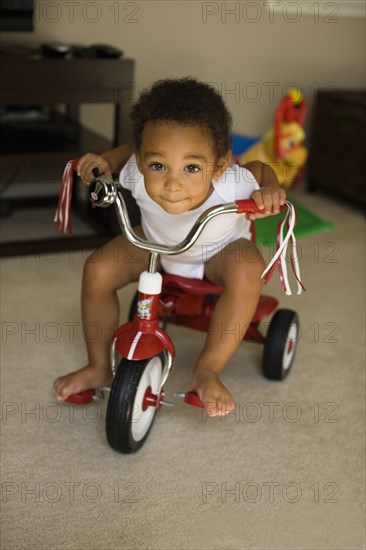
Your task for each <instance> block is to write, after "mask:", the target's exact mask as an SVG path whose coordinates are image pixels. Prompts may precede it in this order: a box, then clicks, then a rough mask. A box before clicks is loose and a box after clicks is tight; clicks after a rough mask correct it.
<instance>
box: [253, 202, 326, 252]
mask: <svg viewBox="0 0 366 550" xmlns="http://www.w3.org/2000/svg"><path fill="white" fill-rule="evenodd" d="M288 200H289V201H290V202H291V203H292V204H293V205H294V206H295V208H296V211H297V222H296V227H295V236H296V238H297V239H301V238H302V237H307V236H309V235H312V234H313V233H319V232H320V231H329V230H331V229H333V228H334V225H333V224H332V223H330V222H327V221H325V220H322V219H321V218H319V217H318V216H316V215H315V214H312V213H311V212H309V210H306V208H304V207H303V206H300V205H299V204H298V203H297V202H296V201H294V200H292V199H291V198H289V199H288ZM283 215H284V214H283V213H282V214H278V215H277V216H268V218H262V219H259V220H255V222H254V225H255V231H256V242H257V243H259V244H263V245H268V246H270V245H271V244H273V243H275V242H276V235H277V226H278V222H279V220H280V219H282V217H283Z"/></svg>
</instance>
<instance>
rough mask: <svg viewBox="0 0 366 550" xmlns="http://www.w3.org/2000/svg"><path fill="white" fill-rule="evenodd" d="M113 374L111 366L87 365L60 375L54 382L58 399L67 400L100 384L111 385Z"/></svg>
mask: <svg viewBox="0 0 366 550" xmlns="http://www.w3.org/2000/svg"><path fill="white" fill-rule="evenodd" d="M112 381H113V375H112V372H111V370H110V369H109V367H108V368H107V369H106V368H104V367H102V368H101V367H93V366H91V365H87V366H86V367H83V368H82V369H80V370H77V371H75V372H71V373H70V374H66V375H65V376H60V378H57V379H56V380H55V382H54V384H53V387H54V389H55V392H56V398H57V400H58V401H65V399H67V398H68V397H69V396H70V395H72V394H74V393H79V392H81V391H84V390H90V389H91V388H93V389H94V388H99V386H111V384H112Z"/></svg>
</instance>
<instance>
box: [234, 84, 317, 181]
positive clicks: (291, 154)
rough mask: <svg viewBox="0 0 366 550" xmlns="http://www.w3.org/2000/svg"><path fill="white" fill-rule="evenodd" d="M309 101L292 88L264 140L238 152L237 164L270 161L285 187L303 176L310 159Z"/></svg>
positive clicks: (278, 108)
mask: <svg viewBox="0 0 366 550" xmlns="http://www.w3.org/2000/svg"><path fill="white" fill-rule="evenodd" d="M305 117H306V103H305V100H304V99H303V97H302V94H301V93H300V92H299V91H298V90H289V91H288V94H287V95H286V96H285V97H284V98H283V100H282V101H281V103H280V104H279V106H278V107H277V110H276V113H275V123H274V126H273V127H272V128H270V129H269V130H268V131H267V132H266V134H265V135H264V136H263V138H262V139H258V140H253V141H254V143H253V144H250V146H249V147H248V148H247V149H246V150H245V151H244V150H243V152H242V154H239V155H236V160H237V162H238V164H240V165H243V164H246V163H248V162H251V161H253V160H260V161H262V162H265V163H266V164H269V165H270V166H271V167H272V169H273V170H274V172H275V173H276V175H277V178H278V181H279V182H280V184H281V185H282V186H284V187H291V185H293V184H294V183H295V182H296V181H298V180H299V179H301V175H302V170H303V167H304V166H305V163H306V160H307V150H306V148H305V147H304V145H303V142H304V139H305V132H304V129H303V124H304V121H305Z"/></svg>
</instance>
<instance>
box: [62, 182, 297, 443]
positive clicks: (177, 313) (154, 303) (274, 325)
mask: <svg viewBox="0 0 366 550" xmlns="http://www.w3.org/2000/svg"><path fill="white" fill-rule="evenodd" d="M95 175H97V174H95ZM65 185H66V186H67V184H65ZM64 194H65V196H67V193H66V191H65V193H64ZM89 196H90V200H91V202H92V203H93V204H94V205H96V206H102V207H106V206H109V205H111V204H114V205H115V208H116V211H117V215H118V219H119V223H120V226H121V229H122V231H123V233H124V235H125V236H126V237H127V238H128V239H129V241H130V242H131V243H132V244H134V245H135V246H137V247H139V248H142V249H144V250H148V251H149V252H150V262H149V268H148V271H145V272H143V273H142V274H141V276H140V279H139V286H138V292H137V293H136V296H135V298H134V300H133V303H132V305H131V308H130V315H129V321H128V322H127V323H126V324H124V325H122V326H121V327H119V328H118V330H117V331H116V332H115V334H114V336H113V341H112V347H111V366H112V371H113V374H114V381H113V384H112V387H111V389H110V396H109V401H108V408H107V418H106V432H107V439H108V442H109V444H110V445H111V447H112V448H113V449H115V450H116V451H119V452H122V453H131V452H135V451H137V450H138V449H139V448H140V447H141V446H142V445H143V443H144V442H145V440H146V438H147V437H148V434H149V432H150V429H151V427H152V424H153V421H154V418H155V414H156V412H157V411H158V410H159V409H160V408H161V407H162V406H164V405H166V406H174V405H175V403H174V402H168V401H165V400H164V391H163V387H164V384H165V382H166V380H167V378H168V375H169V372H170V370H171V368H172V364H173V357H174V356H175V349H174V344H173V342H172V340H171V338H170V337H169V336H168V334H167V333H166V332H165V330H164V329H165V327H166V325H167V324H168V323H173V324H176V325H182V326H186V327H190V328H193V329H197V330H200V331H207V330H208V326H209V321H210V317H211V314H212V311H213V308H214V307H215V304H216V302H217V300H218V297H219V296H220V294H221V293H222V291H223V288H222V287H218V286H215V285H213V284H212V283H210V282H208V281H207V280H192V279H186V278H184V277H179V276H175V275H169V274H163V275H161V274H160V273H159V272H157V271H156V263H157V258H158V255H159V254H178V253H181V252H184V251H185V250H187V249H188V248H189V247H190V246H192V245H193V244H194V242H195V241H196V240H197V238H198V236H199V235H200V234H201V232H202V230H203V228H204V227H205V225H206V224H207V223H208V222H209V221H210V220H211V219H212V218H213V217H216V216H218V215H224V214H225V213H228V212H231V213H233V212H236V213H244V212H245V213H248V212H258V208H257V206H256V203H255V202H254V201H253V200H241V201H236V202H234V203H229V204H224V205H219V206H216V207H212V208H210V209H208V210H207V211H206V212H204V213H203V214H202V215H201V216H200V217H199V218H198V220H197V221H196V223H195V224H194V226H193V228H192V229H191V231H190V232H189V234H188V235H187V237H186V238H185V239H184V240H183V241H182V242H181V243H179V244H178V245H176V246H174V247H167V246H165V245H157V244H153V243H149V242H147V241H145V240H143V239H141V238H140V237H138V236H137V235H136V234H135V233H134V232H133V230H132V228H131V225H130V220H129V217H128V214H127V210H126V207H125V203H124V199H123V196H122V188H121V186H120V184H119V183H117V182H113V181H111V180H109V179H108V178H106V177H97V178H96V179H95V180H94V181H93V182H92V183H91V184H90V186H89ZM286 207H287V214H286V217H285V219H284V220H283V221H282V223H281V227H280V230H279V237H278V250H277V252H276V254H275V256H274V258H273V259H272V261H271V262H270V264H269V265H268V267H267V269H266V270H265V272H264V273H263V275H262V278H264V280H265V281H267V280H268V279H269V277H270V276H271V274H272V273H273V270H274V269H275V268H276V266H278V267H279V268H280V274H281V281H282V284H283V287H284V289H285V290H286V292H287V293H288V294H290V293H291V291H290V289H289V284H288V278H287V270H286V262H285V260H284V257H285V254H286V248H287V245H288V243H289V241H290V239H291V240H292V242H293V245H294V246H293V250H294V262H293V268H294V272H295V276H296V278H297V281H298V293H300V292H301V288H302V284H301V281H300V273H299V269H298V263H297V258H296V241H295V240H294V236H293V227H294V225H295V218H296V216H295V210H294V207H293V206H292V205H291V203H289V202H288V201H286ZM60 216H61V219H63V220H64V219H65V212H64V213H63V214H60V212H59V216H58V219H59V218H60ZM286 223H287V227H288V231H287V234H286V236H285V237H284V238H283V236H282V232H283V229H284V227H285V225H286ZM277 306H278V301H277V300H276V299H275V298H272V297H269V296H261V298H260V301H259V304H258V307H257V311H256V312H255V315H254V317H253V319H252V322H251V325H250V327H249V329H248V330H247V332H246V334H245V337H244V340H247V341H252V342H257V343H261V344H264V353H263V374H264V376H265V377H267V378H269V379H272V380H283V379H284V378H285V377H286V376H287V375H288V373H289V371H290V368H291V365H292V362H293V359H294V355H295V351H296V344H297V337H298V331H299V320H298V316H297V314H296V313H295V312H294V311H291V310H288V309H279V310H277V312H276V313H275V315H274V316H273V318H272V320H271V323H270V326H269V329H268V331H267V335H266V336H264V335H263V334H262V332H261V331H260V328H259V323H260V321H261V320H262V319H263V317H265V316H268V315H271V314H272V313H273V312H274V310H275V309H276V308H277ZM100 389H102V390H103V389H105V390H109V388H100ZM177 397H184V401H185V403H188V404H190V405H194V406H197V407H203V404H202V403H201V401H200V399H199V397H198V395H197V394H195V393H194V392H187V393H176V394H174V400H175V399H176V398H177ZM95 398H96V399H99V398H100V396H99V397H98V396H96V395H95V394H94V391H93V390H87V391H85V392H81V393H80V394H76V395H72V396H70V397H69V398H68V401H69V402H71V403H77V404H86V403H89V402H90V401H91V400H92V399H95Z"/></svg>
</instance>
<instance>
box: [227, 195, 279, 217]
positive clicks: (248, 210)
mask: <svg viewBox="0 0 366 550" xmlns="http://www.w3.org/2000/svg"><path fill="white" fill-rule="evenodd" d="M235 202H236V206H237V207H238V209H237V213H238V214H264V208H263V209H260V208H258V206H257V203H256V202H255V200H253V199H246V200H239V201H235ZM284 207H285V205H282V206H280V212H282V210H283V209H284Z"/></svg>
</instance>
